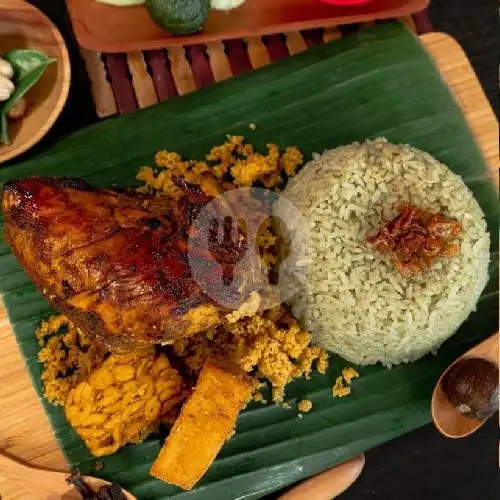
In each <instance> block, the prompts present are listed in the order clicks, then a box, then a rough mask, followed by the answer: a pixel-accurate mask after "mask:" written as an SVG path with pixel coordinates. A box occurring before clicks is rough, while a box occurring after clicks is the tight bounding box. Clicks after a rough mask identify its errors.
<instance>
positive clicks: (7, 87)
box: [0, 76, 16, 102]
mask: <svg viewBox="0 0 500 500" xmlns="http://www.w3.org/2000/svg"><path fill="white" fill-rule="evenodd" d="M15 89H16V87H15V86H14V84H13V83H12V82H11V81H10V80H9V79H8V78H7V77H5V76H0V102H2V101H6V100H7V99H8V98H9V97H10V96H11V95H12V94H13V93H14V90H15Z"/></svg>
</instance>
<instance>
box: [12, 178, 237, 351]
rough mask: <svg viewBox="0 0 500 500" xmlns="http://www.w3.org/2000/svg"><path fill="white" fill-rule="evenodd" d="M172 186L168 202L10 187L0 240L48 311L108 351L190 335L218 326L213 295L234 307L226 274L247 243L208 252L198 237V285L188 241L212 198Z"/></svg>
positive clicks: (82, 188)
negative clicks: (177, 192)
mask: <svg viewBox="0 0 500 500" xmlns="http://www.w3.org/2000/svg"><path fill="white" fill-rule="evenodd" d="M178 182H179V187H181V189H183V191H184V193H185V194H184V196H183V197H182V198H181V199H180V200H176V201H173V200H167V199H165V198H158V197H155V196H150V195H141V194H137V193H135V192H119V191H116V190H110V189H99V188H95V187H92V186H90V185H88V184H87V183H86V182H84V181H81V180H78V179H67V178H42V177H34V178H29V179H24V180H19V181H12V182H10V183H8V184H7V185H5V187H4V190H3V194H2V210H3V214H4V233H3V238H4V239H5V241H6V242H7V243H8V244H9V246H10V248H11V249H12V252H13V253H14V254H15V256H16V257H17V259H18V260H19V262H20V263H21V264H22V266H23V267H24V269H25V270H26V272H27V273H28V275H29V276H30V278H31V279H32V280H33V281H34V283H35V284H36V285H37V287H38V288H39V289H40V290H41V291H42V293H43V294H44V296H45V297H46V298H47V299H48V300H49V301H50V303H51V304H52V305H53V306H55V307H56V308H57V309H59V310H60V311H61V312H63V313H64V314H66V315H67V316H68V317H69V318H70V319H71V320H72V321H73V322H74V323H75V324H76V325H77V326H78V327H80V328H81V329H82V331H83V332H84V333H86V334H87V335H89V336H91V337H93V338H96V339H99V340H100V341H102V342H103V343H104V344H105V345H106V346H108V347H109V348H110V349H112V350H124V349H132V348H137V347H140V346H144V345H146V344H150V343H158V342H169V341H172V340H174V339H175V338H179V337H185V336H191V335H194V334H196V333H197V332H200V331H202V330H206V329H208V328H210V327H213V326H214V325H217V324H218V323H219V322H220V317H221V313H222V312H223V311H224V310H225V307H227V304H226V305H224V306H221V305H219V304H218V303H217V301H215V300H214V299H213V297H214V296H216V297H221V296H224V297H225V298H226V299H227V303H231V302H232V301H237V300H239V298H238V297H236V295H237V291H238V289H239V288H238V287H239V284H240V283H241V282H242V281H241V280H244V277H240V278H238V277H236V276H232V275H231V272H232V270H233V269H234V265H235V263H236V262H237V261H238V260H239V259H240V258H241V255H242V252H244V251H245V249H246V248H245V238H244V237H240V238H238V239H237V242H236V243H235V244H233V245H226V246H224V245H219V246H218V247H217V246H214V247H213V248H206V246H205V247H204V246H203V242H204V241H205V240H206V238H205V240H203V238H201V239H200V242H201V244H200V245H198V247H196V245H195V246H194V248H195V249H196V251H195V254H196V256H195V258H196V259H198V265H197V269H198V270H199V269H202V270H204V272H203V273H202V274H203V276H202V277H201V278H200V276H196V279H195V277H193V275H192V273H191V270H190V265H189V264H190V262H191V261H190V260H189V259H190V258H191V257H190V256H188V252H187V249H188V244H187V241H188V236H189V234H188V232H189V231H192V227H191V222H192V220H193V218H194V217H195V216H196V214H197V213H199V210H200V208H201V207H203V206H204V205H205V204H206V203H207V202H208V201H210V200H211V198H210V197H209V196H206V195H205V194H203V192H202V191H201V190H199V188H197V187H193V186H187V185H185V184H184V183H183V181H181V180H179V181H178ZM191 236H193V235H191ZM240 236H241V235H240ZM202 240H203V241H202ZM193 241H197V239H196V235H194V236H193ZM205 243H206V241H205ZM221 273H222V274H223V275H224V279H222V280H221V279H220V274H221ZM216 278H217V279H216ZM228 280H229V281H234V283H233V285H234V286H225V285H227V282H228ZM224 284H225V285H224ZM210 287H212V289H211V288H210ZM216 287H219V288H220V290H214V288H216ZM207 290H212V291H215V292H216V293H215V294H213V293H207ZM231 295H233V296H231ZM211 297H212V298H211Z"/></svg>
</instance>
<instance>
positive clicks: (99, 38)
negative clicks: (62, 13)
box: [66, 0, 429, 52]
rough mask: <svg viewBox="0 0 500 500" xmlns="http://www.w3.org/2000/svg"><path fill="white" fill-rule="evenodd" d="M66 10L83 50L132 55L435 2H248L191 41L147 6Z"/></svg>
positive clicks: (384, 14)
mask: <svg viewBox="0 0 500 500" xmlns="http://www.w3.org/2000/svg"><path fill="white" fill-rule="evenodd" d="M66 4H67V7H68V12H69V16H70V18H71V22H72V24H73V30H74V32H75V35H76V38H77V40H78V43H79V44H80V45H82V46H83V47H85V48H87V49H90V50H100V51H103V52H130V51H133V50H151V49H163V48H165V47H173V46H178V47H181V46H183V45H188V44H195V43H197V44H199V43H207V42H214V41H219V40H228V39H235V38H247V37H253V36H257V35H267V34H271V33H282V32H284V31H295V30H303V29H312V28H320V27H323V26H333V25H338V24H354V23H360V22H366V21H373V20H375V19H390V18H395V17H401V16H408V15H410V14H413V13H415V12H420V11H422V10H424V9H425V8H426V7H427V5H428V4H429V0H370V1H368V2H366V3H364V4H363V5H350V6H339V5H331V4H330V5H329V4H326V3H324V2H321V1H319V0H272V1H269V0H247V1H246V2H245V3H244V4H243V5H242V6H241V7H239V8H237V9H234V10H230V11H221V10H215V9H211V10H210V12H209V14H208V18H207V20H206V21H205V23H204V25H203V30H202V31H200V32H199V33H194V34H192V35H185V36H173V35H171V34H170V33H167V32H165V31H164V30H163V29H161V28H159V27H158V26H157V25H156V24H155V23H154V22H153V20H152V19H151V16H150V15H149V13H148V11H147V9H146V8H145V6H143V5H139V6H133V7H127V8H116V7H114V6H110V5H106V4H102V3H99V2H95V1H93V0H66Z"/></svg>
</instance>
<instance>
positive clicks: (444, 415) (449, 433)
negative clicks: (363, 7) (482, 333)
mask: <svg viewBox="0 0 500 500" xmlns="http://www.w3.org/2000/svg"><path fill="white" fill-rule="evenodd" d="M498 340H499V337H498V332H497V333H496V334H495V335H492V336H491V337H490V338H488V339H486V340H484V341H483V342H481V343H480V344H478V345H477V346H475V347H473V348H472V349H470V350H469V351H467V352H466V353H465V354H464V355H463V356H460V357H459V358H458V359H457V360H455V361H454V362H453V363H452V364H451V365H450V366H448V368H447V369H446V370H445V371H444V372H443V374H442V375H441V377H439V380H438V382H437V384H436V387H435V388H434V393H433V394H432V402H431V413H432V419H433V420H434V425H435V426H436V427H437V429H438V430H439V432H441V434H444V435H445V436H446V437H449V438H454V439H457V438H461V437H465V436H468V435H469V434H472V433H473V432H474V431H476V430H477V429H479V427H481V426H482V425H483V424H484V422H485V421H486V420H476V419H472V418H468V417H464V416H463V415H462V414H461V413H460V412H458V411H457V410H456V408H455V407H454V406H453V405H452V404H451V403H450V401H449V400H448V398H447V397H446V395H445V393H444V391H443V389H442V380H443V377H444V376H445V375H446V373H447V372H448V370H449V369H450V368H451V367H452V366H453V365H454V364H455V363H457V362H458V361H460V360H461V359H463V358H472V357H474V358H484V359H487V360H489V361H492V362H493V363H496V364H498V362H499V360H498Z"/></svg>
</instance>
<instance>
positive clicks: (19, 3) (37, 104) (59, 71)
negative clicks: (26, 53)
mask: <svg viewBox="0 0 500 500" xmlns="http://www.w3.org/2000/svg"><path fill="white" fill-rule="evenodd" d="M12 49H35V50H39V51H40V52H43V53H44V54H45V55H47V56H48V57H53V58H56V59H57V62H54V63H52V64H50V65H49V66H48V67H47V69H46V70H45V72H44V74H43V76H42V77H41V78H40V80H39V81H38V82H37V83H36V85H34V86H33V87H32V88H31V89H30V90H29V91H28V92H27V94H26V101H27V103H28V109H27V112H26V114H25V116H23V118H21V119H20V120H15V121H9V138H10V144H7V145H5V144H0V164H1V163H2V162H5V161H7V160H10V159H12V158H14V157H15V156H18V155H20V154H21V153H24V152H25V151H26V150H28V149H29V148H31V147H32V146H33V145H34V144H36V143H37V142H38V141H39V140H40V139H41V138H42V137H43V136H44V135H45V134H46V133H47V132H48V131H49V129H50V127H52V125H53V124H54V122H55V121H56V119H57V117H58V116H59V114H60V113H61V110H62V109H63V107H64V103H65V102H66V99H67V97H68V92H69V86H70V80H71V68H70V62H69V55H68V51H67V49H66V45H65V44H64V40H63V37H62V35H61V33H59V31H58V29H57V28H56V27H55V26H54V24H53V23H52V21H50V19H49V18H48V17H47V16H45V14H43V13H42V12H40V11H39V10H38V9H37V8H36V7H33V5H31V4H29V3H27V2H25V1H23V0H2V1H1V2H0V55H2V54H4V53H5V52H8V51H9V50H12Z"/></svg>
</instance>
